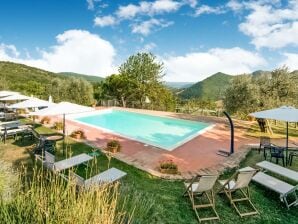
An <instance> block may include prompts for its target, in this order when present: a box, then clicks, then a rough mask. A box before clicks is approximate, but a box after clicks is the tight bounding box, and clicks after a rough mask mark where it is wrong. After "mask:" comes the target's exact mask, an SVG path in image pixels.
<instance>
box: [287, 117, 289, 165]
mask: <svg viewBox="0 0 298 224" xmlns="http://www.w3.org/2000/svg"><path fill="white" fill-rule="evenodd" d="M288 150H289V122H287V142H286V165H288Z"/></svg>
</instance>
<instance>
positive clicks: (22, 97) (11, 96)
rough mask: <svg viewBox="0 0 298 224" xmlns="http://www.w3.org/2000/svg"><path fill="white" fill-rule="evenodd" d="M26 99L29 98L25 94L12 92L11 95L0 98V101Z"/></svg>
mask: <svg viewBox="0 0 298 224" xmlns="http://www.w3.org/2000/svg"><path fill="white" fill-rule="evenodd" d="M28 99H30V97H29V96H25V95H22V94H13V95H9V96H6V97H2V98H0V101H5V102H6V101H17V100H28Z"/></svg>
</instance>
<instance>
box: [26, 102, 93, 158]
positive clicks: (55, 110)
mask: <svg viewBox="0 0 298 224" xmlns="http://www.w3.org/2000/svg"><path fill="white" fill-rule="evenodd" d="M94 110H95V109H94V108H92V107H86V106H82V105H79V104H74V103H69V102H61V103H57V104H54V105H53V106H50V107H48V108H45V109H42V110H39V111H36V112H32V113H30V115H37V116H56V115H63V152H64V140H65V115H67V114H77V113H84V112H90V111H94Z"/></svg>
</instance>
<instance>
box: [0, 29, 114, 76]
mask: <svg viewBox="0 0 298 224" xmlns="http://www.w3.org/2000/svg"><path fill="white" fill-rule="evenodd" d="M56 40H57V44H56V45H54V46H52V47H51V48H50V50H49V51H45V50H42V51H41V52H40V53H41V56H40V58H37V59H26V58H21V57H20V56H19V53H18V51H17V50H16V48H15V47H14V46H13V45H4V44H1V45H0V60H6V61H13V62H17V63H23V64H26V65H29V66H34V67H38V68H42V69H45V70H49V71H53V72H63V71H65V72H77V73H82V74H89V75H100V76H107V75H110V74H111V73H113V72H115V71H116V70H115V67H114V66H113V61H114V57H115V54H116V52H115V49H114V47H113V46H112V44H111V43H110V42H108V41H106V40H104V39H102V38H101V37H100V36H98V35H95V34H92V33H90V32H88V31H84V30H68V31H65V32H64V33H62V34H59V35H57V36H56Z"/></svg>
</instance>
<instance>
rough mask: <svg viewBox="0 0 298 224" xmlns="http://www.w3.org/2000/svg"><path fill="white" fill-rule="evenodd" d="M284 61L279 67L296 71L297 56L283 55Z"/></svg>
mask: <svg viewBox="0 0 298 224" xmlns="http://www.w3.org/2000/svg"><path fill="white" fill-rule="evenodd" d="M283 56H284V57H285V59H284V60H283V61H282V62H281V63H280V64H279V67H282V66H284V65H285V66H287V67H289V69H290V70H298V54H294V53H284V54H283Z"/></svg>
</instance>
